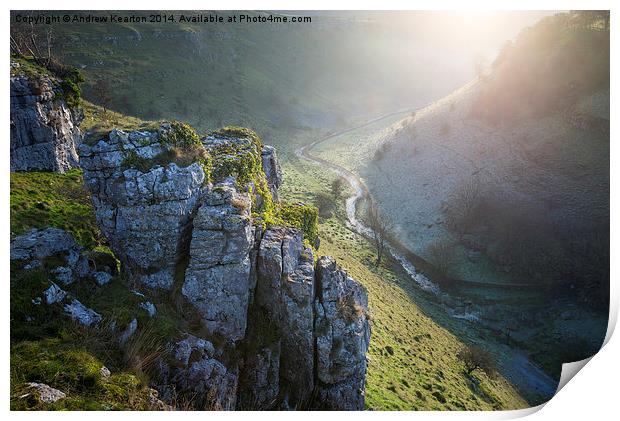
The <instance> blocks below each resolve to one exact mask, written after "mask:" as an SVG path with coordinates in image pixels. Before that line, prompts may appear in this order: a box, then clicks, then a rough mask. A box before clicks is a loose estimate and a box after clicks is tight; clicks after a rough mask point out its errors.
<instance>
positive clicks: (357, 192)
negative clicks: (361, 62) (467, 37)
mask: <svg viewBox="0 0 620 421" xmlns="http://www.w3.org/2000/svg"><path fill="white" fill-rule="evenodd" d="M417 109H419V108H410V109H404V110H400V111H395V112H392V113H389V114H384V115H381V116H379V117H376V118H373V119H371V120H367V121H366V122H364V123H362V124H360V125H357V126H354V127H351V128H348V129H344V130H339V131H336V132H333V133H330V134H327V135H326V136H324V137H322V138H319V139H318V140H315V141H314V142H312V143H309V144H307V145H304V146H302V147H300V148H298V149H297V150H296V151H295V155H297V157H299V158H301V159H305V160H307V161H309V162H310V163H312V164H314V165H319V166H321V167H323V168H326V169H329V170H331V171H333V172H334V173H336V174H337V175H339V176H340V177H342V178H344V179H345V180H346V181H347V183H349V185H350V186H351V188H352V189H353V192H354V193H353V195H351V196H350V197H348V198H347V199H346V213H347V226H348V227H349V228H351V229H352V230H354V231H355V232H357V233H358V234H360V235H363V236H365V237H369V238H372V235H373V231H372V230H371V229H370V228H369V227H367V226H366V225H364V223H363V222H362V221H360V220H359V219H358V218H357V215H356V210H357V203H358V202H359V201H361V200H364V199H365V198H366V197H368V196H370V191H369V189H368V187H366V185H365V184H364V182H363V181H362V179H361V178H360V177H358V176H357V175H356V174H355V173H353V172H352V171H350V170H348V169H346V168H344V167H342V166H340V165H338V164H335V163H333V162H330V161H327V160H325V159H323V158H320V157H318V156H315V155H313V154H312V153H311V151H312V149H313V148H314V147H315V146H317V145H319V144H321V143H323V142H326V141H327V140H330V139H333V138H335V137H337V136H341V135H343V134H346V133H349V132H352V131H354V130H358V129H361V128H364V127H367V126H370V125H372V124H374V123H377V122H379V121H381V120H384V119H386V118H389V117H392V116H394V115H397V114H401V113H405V112H412V111H416V110H417ZM392 241H393V240H390V241H387V242H386V249H387V250H388V252H389V253H390V254H391V255H392V257H393V258H394V259H396V260H397V261H398V262H399V263H400V265H401V266H402V268H403V269H404V271H405V272H406V273H407V274H408V275H409V277H410V278H411V279H412V280H413V281H414V282H416V284H418V285H419V287H420V288H421V289H423V290H425V291H428V292H430V293H432V294H433V295H437V296H439V295H445V293H443V292H442V291H441V290H440V288H439V286H438V285H436V284H435V283H433V282H432V281H431V280H429V279H428V278H427V277H426V276H424V275H423V274H422V273H420V272H419V271H418V270H416V268H415V266H414V265H413V264H412V263H411V261H410V260H409V259H408V258H407V257H406V256H405V255H404V254H403V253H402V252H401V251H400V250H402V249H403V248H402V247H403V246H402V245H401V244H397V243H393V242H392ZM472 284H474V283H472ZM475 284H480V286H486V287H494V286H495V287H497V286H500V287H501V286H503V287H510V286H511V285H509V284H504V285H502V284H494V283H475ZM517 286H519V285H517ZM524 286H525V285H524ZM446 311H447V312H448V314H450V315H451V316H452V317H454V318H457V319H463V320H468V321H470V322H478V321H479V318H478V315H476V314H472V313H468V312H462V311H458V310H456V309H454V308H446ZM502 351H503V352H502V353H503V354H504V355H503V356H502V357H503V358H501V360H502V361H501V362H500V363H499V365H500V367H501V368H503V369H504V370H505V372H506V375H505V377H507V378H509V379H510V380H511V381H512V382H514V383H515V384H519V385H520V386H521V388H526V390H528V391H529V392H530V393H534V394H537V395H539V396H541V397H543V399H544V400H545V401H546V400H548V399H551V398H552V397H553V395H554V394H555V392H556V388H557V382H556V381H555V380H553V379H552V378H551V377H550V376H548V375H547V374H546V373H545V372H544V371H542V370H541V369H540V368H539V367H537V366H536V365H535V364H533V363H532V362H531V361H530V360H529V358H527V356H526V355H525V354H524V353H523V352H522V351H520V350H517V349H512V348H510V349H503V350H502ZM507 354H508V355H507ZM504 370H503V371H504Z"/></svg>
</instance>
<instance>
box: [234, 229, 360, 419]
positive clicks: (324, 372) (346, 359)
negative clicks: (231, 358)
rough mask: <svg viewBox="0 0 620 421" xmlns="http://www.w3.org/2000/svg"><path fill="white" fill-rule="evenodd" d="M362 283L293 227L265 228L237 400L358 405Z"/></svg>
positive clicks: (287, 405) (263, 405)
mask: <svg viewBox="0 0 620 421" xmlns="http://www.w3.org/2000/svg"><path fill="white" fill-rule="evenodd" d="M367 306H368V298H367V293H366V290H365V289H364V287H362V286H361V285H360V284H359V283H357V282H356V281H354V280H353V279H352V278H351V277H349V276H348V275H347V274H346V272H344V271H342V270H341V269H340V268H338V267H337V265H336V263H335V261H334V260H333V259H331V258H328V257H321V258H320V259H319V260H318V262H317V264H316V266H315V264H314V258H313V254H312V250H311V249H309V248H305V247H304V246H303V236H302V234H301V232H300V231H298V230H296V229H292V228H285V227H278V226H276V227H272V228H270V229H268V230H267V231H266V232H265V234H264V236H263V238H262V240H261V242H260V247H259V252H258V259H257V284H256V289H255V293H254V300H253V302H252V305H251V307H250V311H249V313H248V318H249V320H250V322H249V324H248V343H249V345H248V349H249V352H248V353H247V355H246V358H245V365H244V366H243V368H242V370H241V375H240V376H241V379H240V384H241V386H240V404H241V405H242V406H254V407H256V408H259V409H273V408H281V409H296V408H297V409H307V408H313V409H335V410H362V409H364V379H365V373H366V351H367V349H368V343H369V340H370V325H369V321H368V319H367Z"/></svg>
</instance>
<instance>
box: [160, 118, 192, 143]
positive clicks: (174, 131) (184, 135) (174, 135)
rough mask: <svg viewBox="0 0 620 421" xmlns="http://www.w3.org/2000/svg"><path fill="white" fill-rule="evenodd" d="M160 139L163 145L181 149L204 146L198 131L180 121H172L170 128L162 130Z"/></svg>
mask: <svg viewBox="0 0 620 421" xmlns="http://www.w3.org/2000/svg"><path fill="white" fill-rule="evenodd" d="M159 139H160V141H161V143H162V144H165V145H171V146H174V147H179V148H190V147H193V146H201V145H202V144H201V142H200V137H199V136H198V134H197V133H196V130H194V128H193V127H192V126H190V125H189V124H187V123H183V122H180V121H171V122H170V128H169V129H164V130H162V131H161V132H160V137H159Z"/></svg>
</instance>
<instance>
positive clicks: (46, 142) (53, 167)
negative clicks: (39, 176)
mask: <svg viewBox="0 0 620 421" xmlns="http://www.w3.org/2000/svg"><path fill="white" fill-rule="evenodd" d="M59 93H60V88H59V87H58V83H57V82H56V81H53V80H52V79H50V78H49V77H47V76H37V77H33V78H29V77H25V76H17V77H11V171H56V172H65V171H67V170H69V169H71V168H74V167H77V166H78V155H77V152H76V147H77V145H78V144H79V143H80V141H81V137H82V134H81V132H80V129H79V128H78V124H79V122H78V121H77V118H76V117H75V116H74V114H73V113H72V111H71V109H69V107H68V106H67V104H66V103H65V101H64V100H63V99H62V97H61V96H60V95H59Z"/></svg>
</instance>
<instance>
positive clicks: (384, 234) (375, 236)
mask: <svg viewBox="0 0 620 421" xmlns="http://www.w3.org/2000/svg"><path fill="white" fill-rule="evenodd" d="M367 218H368V227H369V228H370V229H371V230H372V240H373V243H374V246H375V250H376V252H377V262H376V264H377V265H379V264H380V263H381V260H382V259H383V255H384V254H385V244H386V242H387V239H388V236H389V234H390V232H391V231H392V222H391V221H390V220H389V219H388V218H387V217H386V216H385V215H381V213H380V212H379V207H378V206H377V204H376V203H375V202H374V201H372V200H370V203H369V205H368V215H367Z"/></svg>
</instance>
